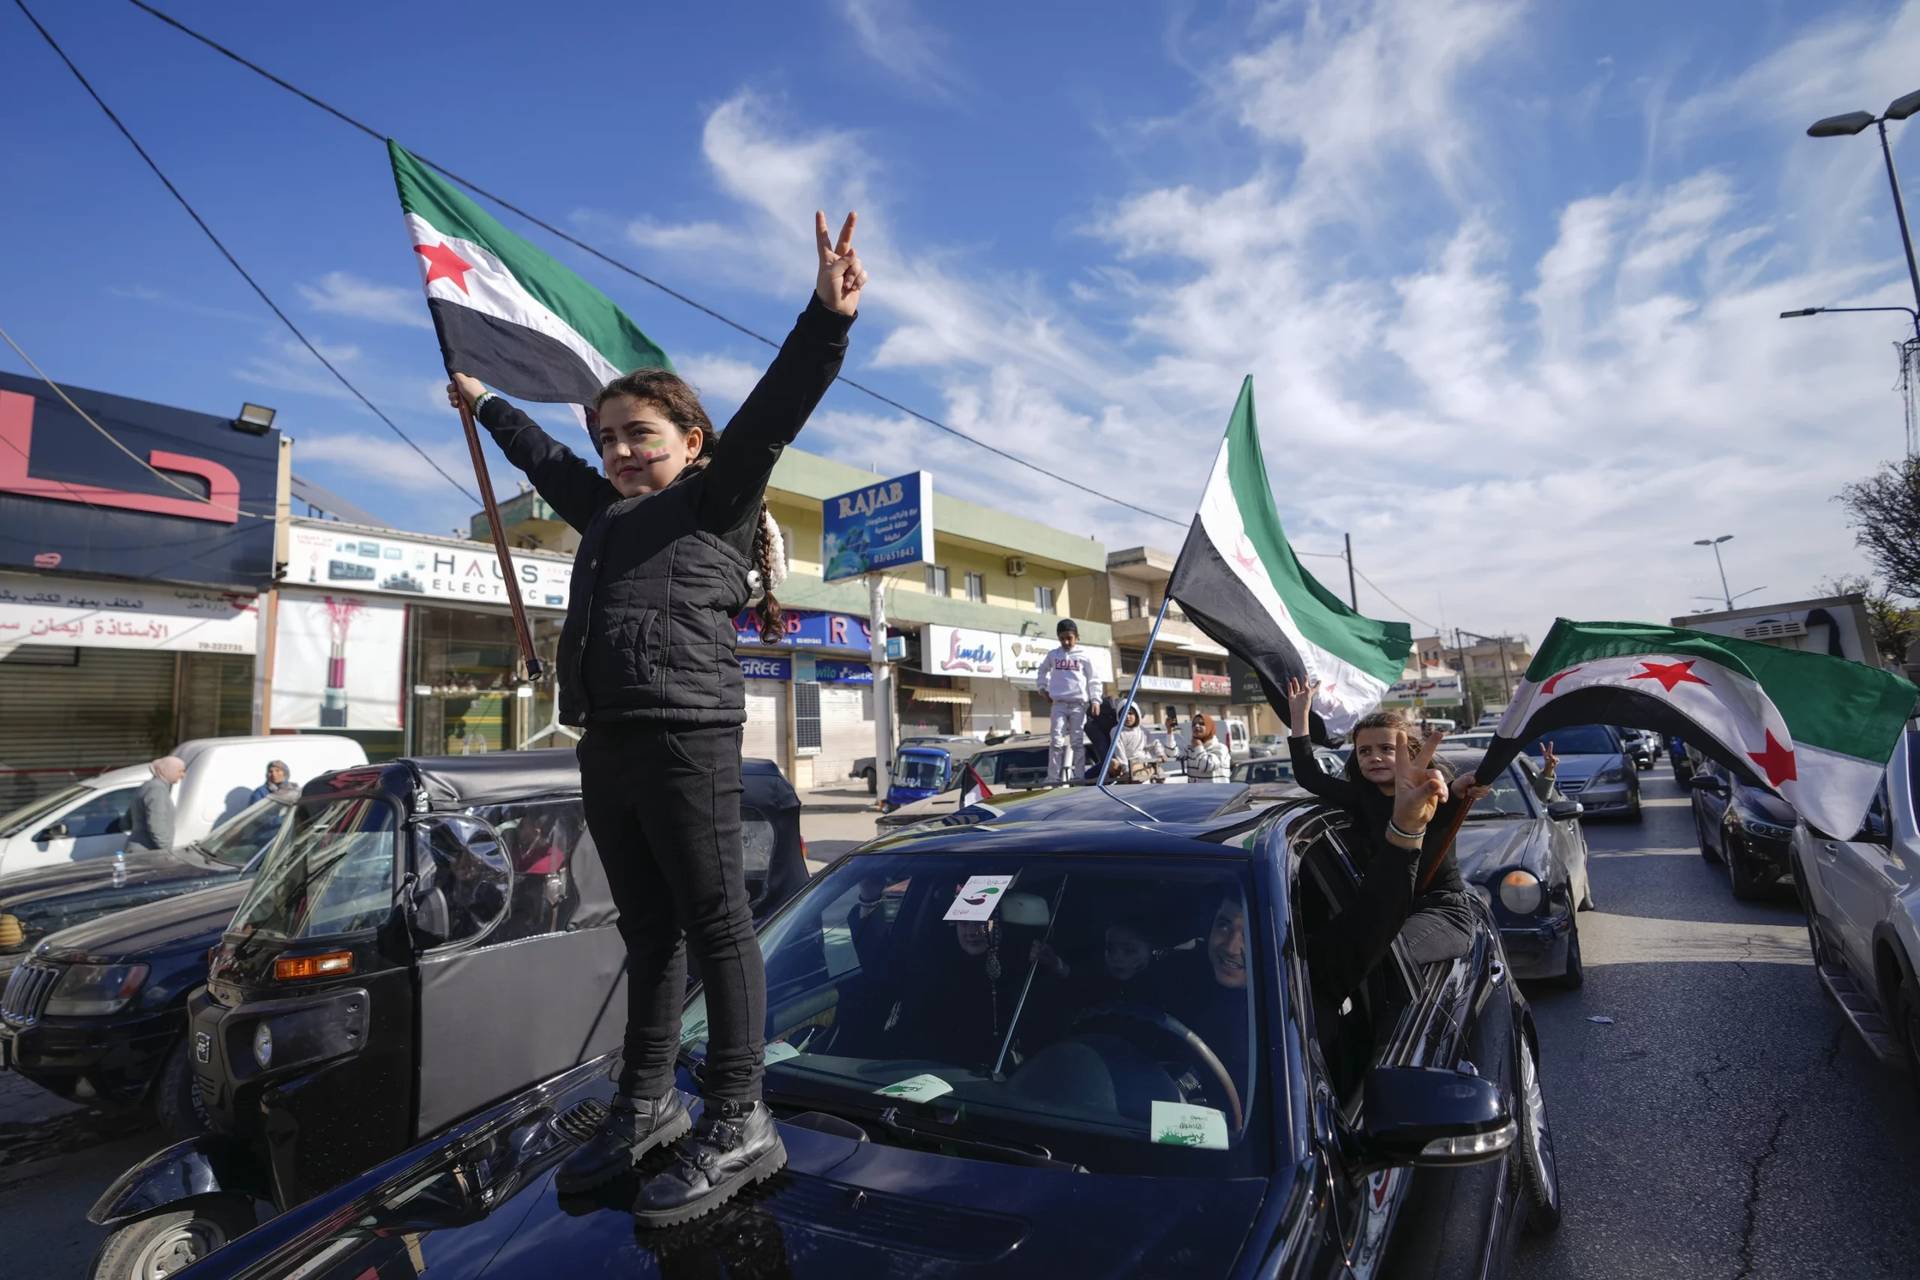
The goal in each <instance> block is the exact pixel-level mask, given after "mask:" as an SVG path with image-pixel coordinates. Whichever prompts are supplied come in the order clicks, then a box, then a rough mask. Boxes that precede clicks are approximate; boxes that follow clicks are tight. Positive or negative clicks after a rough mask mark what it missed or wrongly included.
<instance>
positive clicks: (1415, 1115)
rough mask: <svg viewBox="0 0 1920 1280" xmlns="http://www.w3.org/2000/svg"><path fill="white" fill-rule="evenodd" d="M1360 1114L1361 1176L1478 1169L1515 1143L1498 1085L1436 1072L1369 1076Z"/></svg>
mask: <svg viewBox="0 0 1920 1280" xmlns="http://www.w3.org/2000/svg"><path fill="white" fill-rule="evenodd" d="M1360 1114H1361V1117H1362V1126H1361V1130H1360V1133H1359V1134H1358V1135H1357V1139H1356V1140H1357V1143H1358V1145H1359V1148H1360V1150H1359V1152H1358V1155H1359V1157H1360V1161H1361V1168H1360V1170H1359V1171H1361V1172H1371V1171H1373V1170H1375V1169H1384V1168H1388V1167H1391V1166H1393V1165H1403V1164H1405V1165H1414V1166H1416V1167H1419V1166H1427V1167H1436V1166H1448V1165H1462V1164H1478V1163H1480V1162H1481V1161H1484V1160H1493V1159H1496V1158H1498V1157H1499V1156H1500V1155H1501V1154H1502V1153H1504V1152H1505V1151H1506V1150H1507V1149H1508V1148H1509V1147H1511V1146H1512V1145H1513V1144H1514V1141H1515V1140H1516V1139H1517V1138H1518V1137H1519V1136H1520V1128H1519V1125H1518V1124H1516V1123H1515V1121H1514V1118H1513V1115H1512V1113H1511V1112H1510V1111H1509V1110H1508V1107H1507V1100H1506V1097H1505V1094H1504V1092H1503V1091H1502V1090H1501V1088H1500V1086H1499V1085H1497V1084H1495V1083H1494V1082H1493V1081H1491V1080H1488V1079H1485V1078H1483V1077H1481V1076H1477V1075H1472V1074H1470V1073H1468V1072H1465V1071H1448V1070H1446V1069H1444V1068H1440V1067H1375V1068H1373V1070H1371V1071H1369V1072H1367V1079H1366V1096H1365V1100H1364V1101H1363V1102H1362V1104H1361V1111H1360Z"/></svg>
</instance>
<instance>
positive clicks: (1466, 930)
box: [1287, 679, 1488, 963]
mask: <svg viewBox="0 0 1920 1280" xmlns="http://www.w3.org/2000/svg"><path fill="white" fill-rule="evenodd" d="M1318 687H1319V686H1318V685H1317V683H1313V682H1309V681H1306V680H1301V679H1294V680H1291V681H1289V682H1288V684H1287V715H1288V725H1289V727H1290V729H1291V733H1290V734H1289V736H1288V738H1287V754H1288V756H1289V757H1290V758H1291V759H1292V761H1293V777H1294V781H1295V782H1298V783H1299V784H1300V786H1301V787H1302V788H1303V789H1305V790H1306V791H1308V792H1310V793H1311V794H1313V795H1315V796H1318V797H1319V798H1320V799H1322V800H1325V801H1327V802H1328V803H1329V804H1335V805H1338V806H1340V807H1341V808H1342V809H1345V810H1346V811H1347V812H1348V813H1349V814H1350V815H1351V816H1352V818H1353V822H1354V826H1355V827H1356V828H1357V830H1358V832H1359V833H1360V834H1361V837H1362V838H1361V839H1360V840H1358V841H1355V842H1354V843H1355V844H1356V845H1357V846H1360V847H1362V848H1363V849H1364V850H1366V851H1371V852H1372V853H1373V854H1374V855H1375V856H1376V857H1377V856H1378V853H1379V851H1381V850H1382V849H1384V848H1386V847H1387V846H1392V845H1401V844H1405V843H1406V842H1407V841H1408V839H1409V838H1411V839H1413V841H1414V843H1416V844H1417V845H1418V846H1419V849H1420V853H1421V857H1419V858H1416V859H1413V860H1412V870H1411V874H1412V875H1413V876H1414V877H1415V878H1416V882H1415V884H1414V893H1415V895H1416V896H1415V897H1414V898H1413V899H1412V902H1411V908H1412V909H1411V912H1410V914H1409V915H1408V916H1407V917H1406V924H1405V926H1404V927H1403V928H1402V929H1401V930H1400V933H1401V936H1402V937H1404V938H1405V939H1406V940H1407V945H1408V948H1409V950H1410V951H1411V953H1412V955H1413V958H1414V960H1416V961H1418V962H1421V963H1425V962H1427V961H1430V960H1442V959H1449V958H1451V957H1453V956H1457V955H1464V954H1465V953H1466V949H1467V947H1468V945H1469V943H1470V942H1471V940H1472V936H1473V914H1472V908H1471V907H1470V906H1469V905H1468V902H1467V883H1466V881H1465V880H1464V879H1463V878H1462V877H1461V875H1460V867H1459V865H1458V863H1456V862H1455V860H1454V856H1453V849H1452V848H1451V837H1450V835H1449V834H1448V833H1450V832H1451V831H1452V830H1453V828H1454V824H1453V817H1454V814H1455V813H1456V812H1457V811H1458V808H1459V806H1461V805H1463V804H1471V803H1472V802H1473V801H1474V800H1477V799H1479V798H1480V797H1481V796H1483V795H1485V794H1486V793H1487V791H1488V788H1485V787H1481V786H1479V785H1477V784H1476V783H1475V782H1474V781H1473V779H1472V777H1471V775H1465V776H1461V777H1457V778H1449V781H1448V786H1447V795H1446V796H1445V798H1443V799H1441V800H1439V801H1438V802H1437V803H1436V805H1435V811H1434V813H1433V816H1432V818H1431V820H1430V821H1428V822H1426V823H1424V824H1423V825H1422V827H1421V829H1420V830H1418V831H1411V830H1410V829H1408V828H1405V827H1400V828H1397V829H1396V827H1395V826H1394V821H1393V815H1394V788H1395V784H1396V781H1401V782H1402V785H1404V780H1402V779H1400V777H1399V775H1400V773H1401V772H1402V771H1403V770H1404V768H1405V766H1406V764H1407V761H1406V760H1405V759H1404V758H1403V757H1404V756H1405V755H1406V754H1407V753H1408V752H1416V753H1418V754H1420V755H1423V756H1424V757H1425V758H1426V760H1427V761H1428V762H1430V763H1431V762H1433V753H1434V751H1435V750H1437V749H1438V748H1439V745H1440V743H1441V741H1442V740H1443V739H1444V738H1445V736H1446V735H1445V734H1441V733H1429V734H1425V735H1422V734H1420V733H1419V732H1418V730H1417V728H1416V726H1415V725H1414V723H1413V721H1412V720H1411V719H1410V718H1409V717H1407V716H1406V715H1405V714H1403V713H1401V712H1399V711H1373V712H1370V713H1368V714H1367V715H1364V716H1362V717H1360V720H1359V721H1358V723H1356V724H1355V725H1354V727H1353V733H1352V735H1351V736H1350V737H1349V738H1348V745H1349V746H1350V748H1351V750H1350V752H1349V753H1348V756H1347V768H1346V772H1345V773H1344V775H1342V776H1340V777H1335V776H1333V775H1332V774H1330V773H1327V772H1326V771H1325V770H1324V769H1322V768H1321V767H1320V762H1319V761H1318V760H1316V759H1314V755H1313V743H1312V741H1311V740H1310V739H1309V738H1308V736H1307V724H1308V716H1309V715H1310V714H1311V712H1312V709H1313V694H1314V690H1315V689H1316V688H1318ZM1423 767H1424V766H1423ZM1435 771H1436V772H1437V773H1439V774H1440V776H1442V777H1449V774H1450V771H1449V770H1448V769H1447V768H1446V767H1445V766H1444V765H1437V764H1436V765H1435ZM1363 856H1364V855H1363ZM1436 859H1437V860H1438V865H1437V866H1435V869H1434V872H1433V877H1432V879H1431V880H1429V881H1428V882H1427V884H1426V886H1425V888H1424V890H1423V889H1422V888H1421V887H1420V885H1419V884H1418V882H1417V878H1418V877H1419V876H1420V875H1421V874H1422V867H1423V865H1429V864H1433V863H1434V862H1435V860H1436ZM1396 865H1397V863H1396ZM1366 870H1367V869H1366V868H1362V871H1366Z"/></svg>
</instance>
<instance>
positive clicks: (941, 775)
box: [893, 752, 946, 791]
mask: <svg viewBox="0 0 1920 1280" xmlns="http://www.w3.org/2000/svg"><path fill="white" fill-rule="evenodd" d="M945 773H946V762H945V761H944V760H942V759H941V758H939V757H938V756H931V755H924V754H921V753H919V752H915V753H914V754H912V755H902V756H901V757H900V758H899V760H898V761H897V762H896V763H895V764H894V766H893V783H894V785H895V786H898V787H911V788H913V789H914V790H917V791H937V790H939V789H940V787H942V786H944V785H945V783H946V777H945Z"/></svg>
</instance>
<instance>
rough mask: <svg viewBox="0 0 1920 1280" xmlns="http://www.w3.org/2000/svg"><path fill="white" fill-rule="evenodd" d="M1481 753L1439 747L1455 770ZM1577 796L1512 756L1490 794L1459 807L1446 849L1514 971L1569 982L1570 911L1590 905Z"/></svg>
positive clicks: (1574, 949)
mask: <svg viewBox="0 0 1920 1280" xmlns="http://www.w3.org/2000/svg"><path fill="white" fill-rule="evenodd" d="M1482 755H1483V753H1482V752H1478V751H1443V752H1441V758H1442V759H1444V760H1445V761H1446V762H1447V763H1448V764H1450V765H1452V766H1453V768H1454V770H1455V772H1457V773H1471V772H1473V771H1474V770H1475V769H1478V768H1479V767H1480V761H1481V758H1482ZM1579 817H1580V802H1579V801H1578V800H1570V799H1568V798H1567V797H1566V796H1564V795H1562V794H1561V793H1560V792H1559V791H1557V790H1554V789H1552V788H1551V787H1550V786H1549V785H1548V784H1547V783H1546V780H1545V779H1544V778H1543V777H1541V776H1540V774H1539V773H1537V772H1536V771H1535V769H1534V766H1533V761H1532V760H1530V759H1528V758H1527V757H1526V756H1520V757H1519V758H1517V759H1516V760H1514V761H1513V763H1512V764H1509V765H1508V766H1507V767H1506V769H1505V770H1504V771H1503V772H1502V773H1501V774H1500V776H1499V777H1498V778H1496V779H1495V780H1494V784H1493V794H1491V795H1488V796H1484V797H1482V798H1481V800H1480V801H1479V802H1478V803H1477V804H1475V805H1474V806H1473V808H1471V809H1469V810H1468V811H1467V818H1466V821H1465V822H1464V823H1462V824H1461V827H1460V834H1459V835H1458V836H1456V837H1455V838H1454V842H1453V852H1454V857H1455V859H1456V860H1457V861H1458V862H1459V865H1460V875H1461V878H1462V879H1464V880H1465V881H1466V882H1467V884H1468V886H1469V887H1471V888H1472V889H1473V891H1474V892H1475V893H1476V894H1478V895H1479V897H1480V900H1481V901H1482V902H1484V903H1486V904H1487V908H1488V910H1489V911H1491V912H1492V914H1493V918H1494V920H1495V922H1496V923H1497V924H1498V925H1499V927H1500V942H1501V945H1502V946H1503V947H1504V948H1505V949H1506V953H1507V959H1508V960H1509V961H1510V962H1512V964H1513V974H1514V976H1515V977H1516V978H1541V979H1545V980H1547V981H1550V982H1552V983H1553V984H1554V985H1555V986H1561V987H1568V988H1577V987H1579V986H1580V985H1581V984H1582V983H1583V982H1584V981H1585V969H1584V968H1583V966H1582V964H1581V961H1580V921H1579V920H1578V919H1577V918H1576V917H1577V913H1578V912H1581V911H1588V910H1591V909H1592V907H1593V882H1592V880H1591V879H1590V878H1589V877H1588V874H1587V837H1586V834H1585V833H1584V832H1582V831H1581V829H1580V823H1579Z"/></svg>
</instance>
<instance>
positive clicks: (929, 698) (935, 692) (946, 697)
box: [913, 689, 973, 707]
mask: <svg viewBox="0 0 1920 1280" xmlns="http://www.w3.org/2000/svg"><path fill="white" fill-rule="evenodd" d="M913 700H914V701H915V702H939V703H944V704H947V705H949V706H956V707H965V706H970V705H972V703H973V695H972V694H970V693H966V692H963V691H962V690H959V689H915V690H914V691H913Z"/></svg>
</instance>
